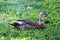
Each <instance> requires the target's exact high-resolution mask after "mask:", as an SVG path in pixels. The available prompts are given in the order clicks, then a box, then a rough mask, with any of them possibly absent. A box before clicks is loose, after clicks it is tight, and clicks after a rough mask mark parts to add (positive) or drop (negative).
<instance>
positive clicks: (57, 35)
mask: <svg viewBox="0 0 60 40" xmlns="http://www.w3.org/2000/svg"><path fill="white" fill-rule="evenodd" d="M28 6H31V7H30V8H29V7H28ZM41 11H45V12H46V13H47V14H48V15H49V16H50V17H51V19H50V18H44V21H45V22H47V21H50V22H49V23H47V24H46V28H45V29H43V30H42V29H35V30H17V29H14V28H12V27H11V26H9V23H12V22H14V21H16V20H21V19H23V20H33V21H36V22H38V20H39V19H38V18H39V17H38V15H39V12H41ZM0 40H60V0H29V1H28V0H17V1H16V0H13V1H12V0H1V1H0Z"/></svg>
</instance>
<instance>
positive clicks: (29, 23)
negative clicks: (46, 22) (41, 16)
mask: <svg viewBox="0 0 60 40" xmlns="http://www.w3.org/2000/svg"><path fill="white" fill-rule="evenodd" d="M17 21H19V22H24V23H26V24H28V25H31V26H37V25H38V23H36V22H34V21H32V20H17Z"/></svg>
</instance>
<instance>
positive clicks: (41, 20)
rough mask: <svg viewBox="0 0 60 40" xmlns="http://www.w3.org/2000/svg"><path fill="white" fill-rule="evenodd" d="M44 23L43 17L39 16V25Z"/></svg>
mask: <svg viewBox="0 0 60 40" xmlns="http://www.w3.org/2000/svg"><path fill="white" fill-rule="evenodd" d="M41 23H44V20H43V17H42V16H41V15H40V16H39V24H41Z"/></svg>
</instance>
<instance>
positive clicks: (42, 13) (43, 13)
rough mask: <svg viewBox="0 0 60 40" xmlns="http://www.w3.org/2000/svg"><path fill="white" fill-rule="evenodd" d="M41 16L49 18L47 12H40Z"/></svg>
mask: <svg viewBox="0 0 60 40" xmlns="http://www.w3.org/2000/svg"><path fill="white" fill-rule="evenodd" d="M39 16H40V18H41V17H42V18H43V17H48V18H49V16H48V15H47V14H46V13H45V12H40V15H39Z"/></svg>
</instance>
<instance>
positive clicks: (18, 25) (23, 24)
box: [10, 12, 49, 30]
mask: <svg viewBox="0 0 60 40" xmlns="http://www.w3.org/2000/svg"><path fill="white" fill-rule="evenodd" d="M44 17H48V18H49V16H48V15H47V14H46V13H45V12H40V13H39V23H37V22H34V21H33V20H17V21H16V22H13V23H10V25H11V26H13V27H14V28H15V29H22V30H25V29H28V30H29V29H44V28H45V22H44V20H43V18H44Z"/></svg>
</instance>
